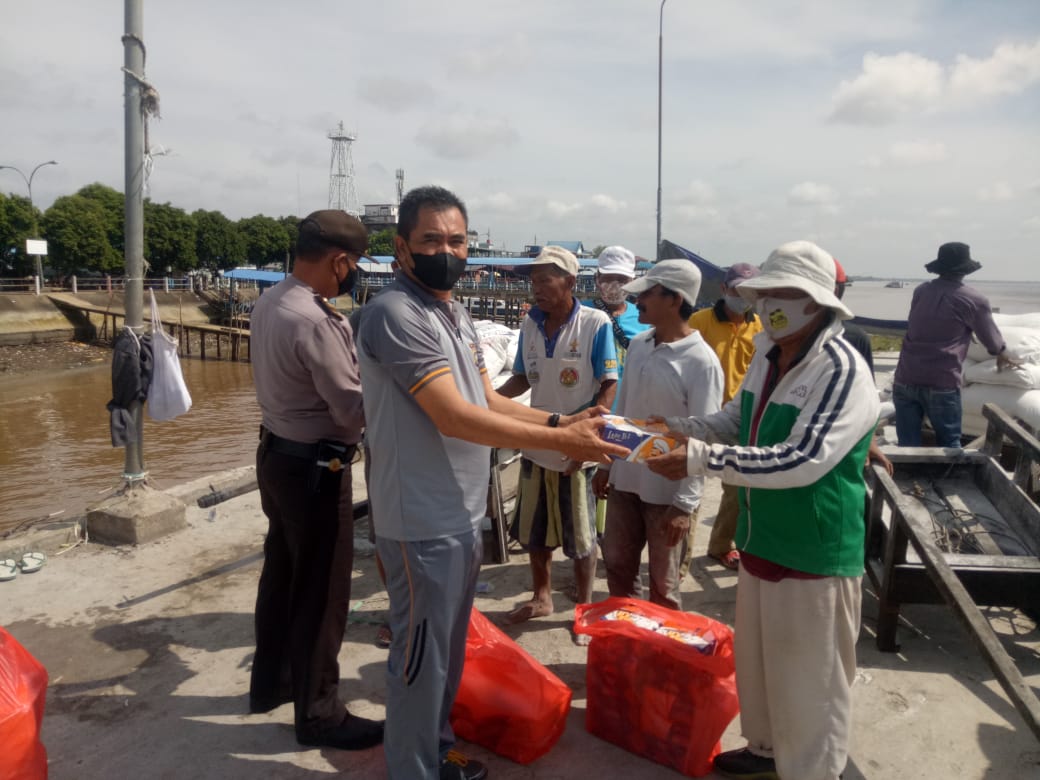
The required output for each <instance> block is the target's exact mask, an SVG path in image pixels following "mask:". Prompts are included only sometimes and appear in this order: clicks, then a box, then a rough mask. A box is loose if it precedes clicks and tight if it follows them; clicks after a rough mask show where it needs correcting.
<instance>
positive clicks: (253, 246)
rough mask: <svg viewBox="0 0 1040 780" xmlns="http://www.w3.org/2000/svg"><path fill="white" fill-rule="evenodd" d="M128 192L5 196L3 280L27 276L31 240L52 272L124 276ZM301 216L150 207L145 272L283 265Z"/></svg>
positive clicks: (0, 219) (0, 200)
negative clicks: (42, 199)
mask: <svg viewBox="0 0 1040 780" xmlns="http://www.w3.org/2000/svg"><path fill="white" fill-rule="evenodd" d="M124 218H125V210H124V198H123V193H121V192H119V191H118V190H115V189H113V188H112V187H108V186H106V185H104V184H96V183H95V184H88V185H87V186H85V187H83V188H81V189H80V190H79V191H77V192H76V193H75V194H73V195H63V196H62V197H60V198H58V199H57V200H55V201H54V203H53V204H52V205H51V207H50V208H48V209H47V210H46V211H44V212H40V210H39V209H37V208H35V207H34V206H32V205H31V204H30V203H29V199H28V198H25V197H21V196H18V195H13V194H9V195H5V194H3V193H0V276H28V275H31V274H32V273H33V268H34V262H33V259H32V257H31V256H28V255H26V253H25V239H27V238H43V239H46V240H47V252H48V255H47V258H46V261H45V263H44V265H45V267H49V268H50V269H51V270H52V271H53V273H55V274H60V275H66V274H79V275H86V274H99V273H100V274H112V275H114V276H115V275H119V274H121V273H123V272H124V262H123V249H124V241H123V235H124ZM299 221H300V218H299V217H297V216H293V215H289V216H284V217H268V216H265V215H263V214H257V215H255V216H252V217H245V218H243V219H240V220H237V221H234V220H231V219H228V218H227V217H226V216H224V214H222V213H221V212H219V211H205V210H204V209H198V210H196V211H193V212H191V213H188V212H187V211H185V210H184V209H181V208H178V207H176V206H173V205H171V204H169V203H153V202H152V201H151V200H145V202H144V258H145V263H146V266H145V270H146V272H147V273H148V274H149V275H151V276H165V275H167V274H170V275H174V276H179V275H182V274H184V273H186V272H187V271H190V270H193V269H208V270H210V271H217V270H225V269H228V268H235V267H236V266H242V265H255V266H257V267H258V268H260V267H263V266H269V265H276V266H279V267H281V266H283V264H285V263H286V262H287V261H288V260H289V259H290V257H291V253H292V248H293V246H294V245H295V244H296V225H297V223H298V222H299ZM393 236H394V231H393V230H383V231H380V232H379V233H375V234H373V235H372V236H371V239H370V252H371V253H372V254H383V255H389V254H393Z"/></svg>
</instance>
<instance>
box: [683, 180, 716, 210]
mask: <svg viewBox="0 0 1040 780" xmlns="http://www.w3.org/2000/svg"><path fill="white" fill-rule="evenodd" d="M717 197H718V196H717V195H716V193H715V188H714V187H712V186H711V185H710V184H708V183H707V182H706V181H702V180H701V179H694V180H693V181H691V182H690V186H689V187H687V189H686V192H685V193H684V195H683V197H682V200H684V201H687V202H689V203H696V204H699V205H702V206H703V205H706V204H708V203H714V202H715V201H716V199H717Z"/></svg>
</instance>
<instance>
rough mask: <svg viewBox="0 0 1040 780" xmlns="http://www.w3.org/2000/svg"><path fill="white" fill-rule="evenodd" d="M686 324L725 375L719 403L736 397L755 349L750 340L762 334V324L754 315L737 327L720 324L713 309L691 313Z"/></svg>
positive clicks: (727, 321) (727, 323) (726, 321)
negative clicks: (700, 339) (710, 352)
mask: <svg viewBox="0 0 1040 780" xmlns="http://www.w3.org/2000/svg"><path fill="white" fill-rule="evenodd" d="M716 306H718V304H716ZM689 324H690V327H691V328H693V329H694V330H696V331H699V332H700V334H701V337H702V338H703V339H704V340H705V341H706V342H707V343H708V346H709V347H711V348H712V349H714V350H715V354H716V355H718V356H719V362H721V363H722V370H723V372H724V373H725V375H726V388H725V392H724V393H723V403H727V402H729V400H730V399H731V398H733V396H734V395H736V393H737V390H738V389H739V388H740V383H741V382H743V381H744V374H746V373H747V370H748V365H749V364H750V363H751V356H752V355H754V354H755V345H754V344H753V343H752V341H751V339H752V338H753V337H754V335H755V334H756V333H759V332H760V331H761V330H762V322H761V321H760V320H759V319H758V317H757V316H754V315H752V318H751V320H750V322H748V321H745V322H742V323H740V324H739V325H737V324H734V323H732V322H730V321H729V320H728V319H727V320H722V321H720V320H719V318H718V316H717V315H716V314H715V306H713V307H711V308H708V309H701V310H700V311H696V312H694V313H693V314H692V315H690V319H689Z"/></svg>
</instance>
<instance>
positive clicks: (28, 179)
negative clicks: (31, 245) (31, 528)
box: [0, 160, 58, 284]
mask: <svg viewBox="0 0 1040 780" xmlns="http://www.w3.org/2000/svg"><path fill="white" fill-rule="evenodd" d="M57 164H58V161H57V160H48V161H47V162H42V163H40V164H39V165H37V166H36V167H35V168H33V169H32V173H30V174H29V175H28V176H26V175H25V174H24V173H22V171H21V169H19V168H15V167H14V166H13V165H0V170H3V169H4V168H6V169H7V170H9V171H14V172H15V173H17V174H18V175H19V176H21V177H22V181H24V182H25V187H26V189H27V190H29V213H30V214H32V221H33V224H32V230H33V238H34V239H36V238H39V232H40V228H39V225H38V224H37V223H36V208H35V207H34V206H33V196H32V182H33V176H35V175H36V171H38V170H40V168H42V167H43V166H45V165H57ZM36 278H37V279H39V280H40V284H43V263H42V261H41V260H40V256H39V255H36Z"/></svg>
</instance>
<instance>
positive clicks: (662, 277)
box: [621, 260, 701, 306]
mask: <svg viewBox="0 0 1040 780" xmlns="http://www.w3.org/2000/svg"><path fill="white" fill-rule="evenodd" d="M658 284H659V285H661V286H662V287H664V288H666V289H668V290H671V291H672V292H677V293H679V295H681V296H682V297H683V300H684V301H686V302H687V303H688V304H690V306H696V305H697V294H698V293H700V291H701V272H700V270H698V268H697V266H695V265H694V264H693V263H692V262H690V261H689V260H662V261H661V262H659V263H657V265H655V266H654V267H653V268H651V269H650V272H649V273H648V274H647V275H646V276H642V277H640V278H639V279H634V280H632V281H631V282H629V283H628V284H626V285H624V286H623V287H622V288H621V289H622V290H624V291H625V292H627V293H631V294H632V295H639V293H641V292H645V291H647V290H649V289H650V288H651V287H653V286H655V285H658Z"/></svg>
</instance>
